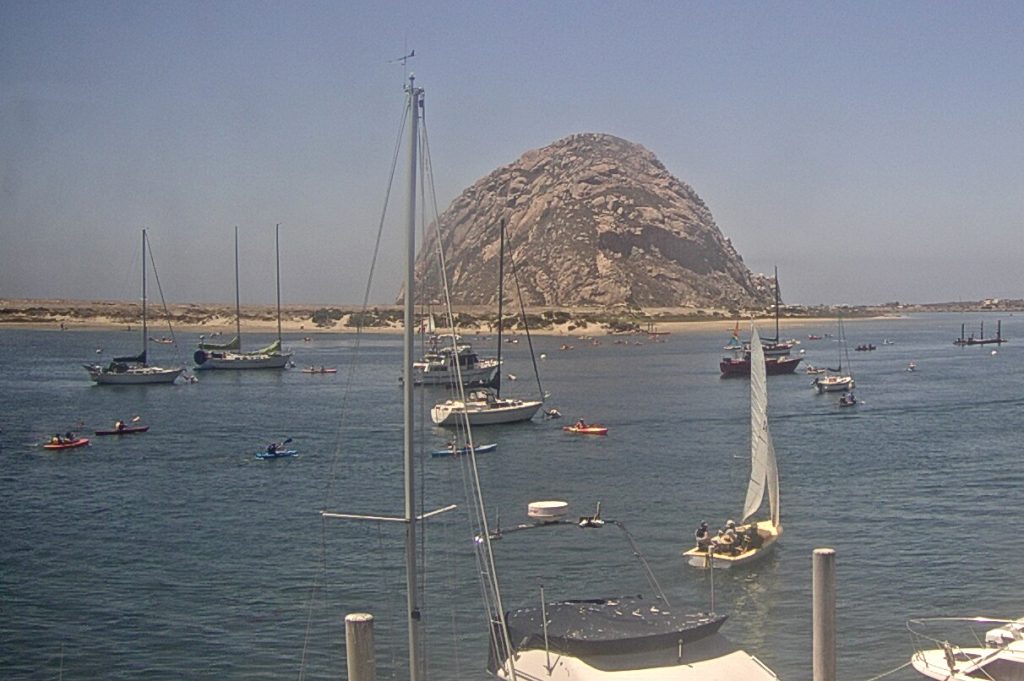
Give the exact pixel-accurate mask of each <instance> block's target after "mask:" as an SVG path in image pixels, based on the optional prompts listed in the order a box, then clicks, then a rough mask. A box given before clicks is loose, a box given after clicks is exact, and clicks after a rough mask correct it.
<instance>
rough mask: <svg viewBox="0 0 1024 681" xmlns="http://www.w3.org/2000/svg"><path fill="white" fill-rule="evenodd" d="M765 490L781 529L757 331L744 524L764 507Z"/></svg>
mask: <svg viewBox="0 0 1024 681" xmlns="http://www.w3.org/2000/svg"><path fill="white" fill-rule="evenodd" d="M765 487H767V488H768V498H769V504H770V505H771V513H772V523H773V524H774V525H778V515H779V509H778V498H779V475H778V469H777V468H776V465H775V448H774V446H773V445H772V435H771V431H769V430H768V379H767V376H766V373H765V364H764V348H763V347H762V346H761V337H760V336H759V335H758V334H757V329H756V328H755V329H752V330H751V338H750V482H749V483H748V484H747V498H746V501H744V503H743V518H742V520H741V522H742V521H745V520H746V519H747V518H749V517H750V516H752V515H754V513H756V512H757V509H759V508H760V507H761V502H762V501H763V500H764V491H765Z"/></svg>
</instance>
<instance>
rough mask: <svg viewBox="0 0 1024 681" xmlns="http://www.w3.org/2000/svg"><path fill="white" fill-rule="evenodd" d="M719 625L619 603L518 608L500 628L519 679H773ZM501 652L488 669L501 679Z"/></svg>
mask: <svg viewBox="0 0 1024 681" xmlns="http://www.w3.org/2000/svg"><path fill="white" fill-rule="evenodd" d="M725 619H726V618H725V617H724V616H721V615H714V614H708V613H701V612H693V613H676V612H675V611H674V609H673V608H671V607H669V606H667V605H666V604H665V603H664V602H662V601H650V602H649V601H646V600H644V599H643V598H641V597H624V598H614V599H596V600H589V601H563V602H556V603H548V604H546V605H545V606H542V607H533V608H522V609H519V610H515V611H513V612H511V613H509V614H508V615H507V616H506V623H507V626H508V633H509V638H510V641H511V643H512V647H513V651H512V656H513V657H514V660H515V678H518V679H524V678H525V679H564V680H567V681H594V680H596V679H630V680H633V679H638V680H640V681H655V680H663V679H673V680H677V679H680V680H685V681H691V680H692V681H704V680H707V679H751V680H752V681H762V680H767V679H775V678H776V677H775V675H774V674H772V673H771V672H770V671H769V670H768V669H767V668H766V667H764V665H762V664H761V663H760V662H758V661H757V660H756V658H753V657H752V656H750V655H748V654H747V653H744V652H743V651H741V650H738V649H737V648H736V646H735V645H734V644H732V643H731V642H730V641H729V640H728V639H727V638H725V637H724V636H722V635H721V634H719V633H718V629H719V628H720V627H721V626H722V624H723V623H724V621H725ZM496 629H497V628H496ZM492 633H497V631H495V632H492ZM505 650H506V648H505V646H504V645H503V644H502V643H501V638H500V637H497V638H496V639H495V645H493V646H492V653H491V655H492V658H491V660H490V663H489V665H488V667H489V671H490V672H491V673H492V674H494V675H495V676H497V677H498V678H500V679H509V678H511V676H512V675H511V674H510V673H509V670H508V667H509V665H508V664H507V661H508V657H509V656H508V655H502V654H501V652H499V651H505Z"/></svg>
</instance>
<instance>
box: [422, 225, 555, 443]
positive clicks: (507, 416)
mask: <svg viewBox="0 0 1024 681" xmlns="http://www.w3.org/2000/svg"><path fill="white" fill-rule="evenodd" d="M500 239H501V241H500V243H501V246H500V248H499V253H500V255H499V256H498V359H497V365H498V366H499V367H500V366H501V334H502V316H503V299H504V286H503V282H504V276H505V223H504V221H502V223H501V237H500ZM531 352H532V347H531ZM538 386H539V380H538ZM543 405H544V400H543V399H539V400H521V399H516V398H506V397H502V396H501V372H500V371H498V372H497V373H496V375H495V376H494V388H493V389H491V388H477V389H476V390H471V391H470V392H469V395H468V396H467V397H466V398H464V399H460V398H454V399H448V400H445V401H444V402H439V403H438V404H436V405H434V408H433V409H431V410H430V418H431V420H433V422H434V423H436V424H437V425H439V426H457V425H459V424H460V423H462V422H463V420H468V421H469V424H470V425H472V426H489V425H497V424H500V423H518V422H521V421H529V420H530V419H532V418H533V417H534V415H535V414H536V413H537V412H538V411H539V410H540V408H541V407H542V406H543Z"/></svg>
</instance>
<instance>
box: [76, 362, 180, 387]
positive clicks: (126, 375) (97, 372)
mask: <svg viewBox="0 0 1024 681" xmlns="http://www.w3.org/2000/svg"><path fill="white" fill-rule="evenodd" d="M85 368H86V370H87V371H88V372H89V377H90V378H92V380H93V381H95V382H96V384H97V385H150V384H155V383H174V382H175V381H176V380H178V376H181V372H182V371H184V369H163V368H161V367H129V368H128V369H126V370H124V371H108V370H107V369H104V368H103V367H100V366H96V365H93V366H89V365H85Z"/></svg>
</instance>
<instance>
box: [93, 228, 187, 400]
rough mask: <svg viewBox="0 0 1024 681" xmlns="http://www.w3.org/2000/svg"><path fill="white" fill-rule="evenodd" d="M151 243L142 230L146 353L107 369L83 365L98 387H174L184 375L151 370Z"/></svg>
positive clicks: (176, 371) (115, 361) (118, 359)
mask: <svg viewBox="0 0 1024 681" xmlns="http://www.w3.org/2000/svg"><path fill="white" fill-rule="evenodd" d="M148 242H149V240H148V237H147V236H146V230H142V352H141V353H139V354H138V355H132V356H129V357H115V358H114V359H113V360H112V361H111V362H110V364H108V365H107V366H105V367H104V366H101V365H99V364H83V365H82V366H84V367H85V369H86V371H88V372H89V377H90V378H92V380H94V381H96V383H98V384H101V385H102V384H108V385H110V384H113V385H138V384H149V383H174V381H175V380H176V379H177V378H178V376H180V375H181V372H182V371H184V369H183V368H181V367H179V368H177V369H164V368H162V367H157V366H150V365H149V364H148V363H147V360H148V359H149V331H148V328H147V315H146V307H147V305H146V245H147V243H148Z"/></svg>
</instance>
